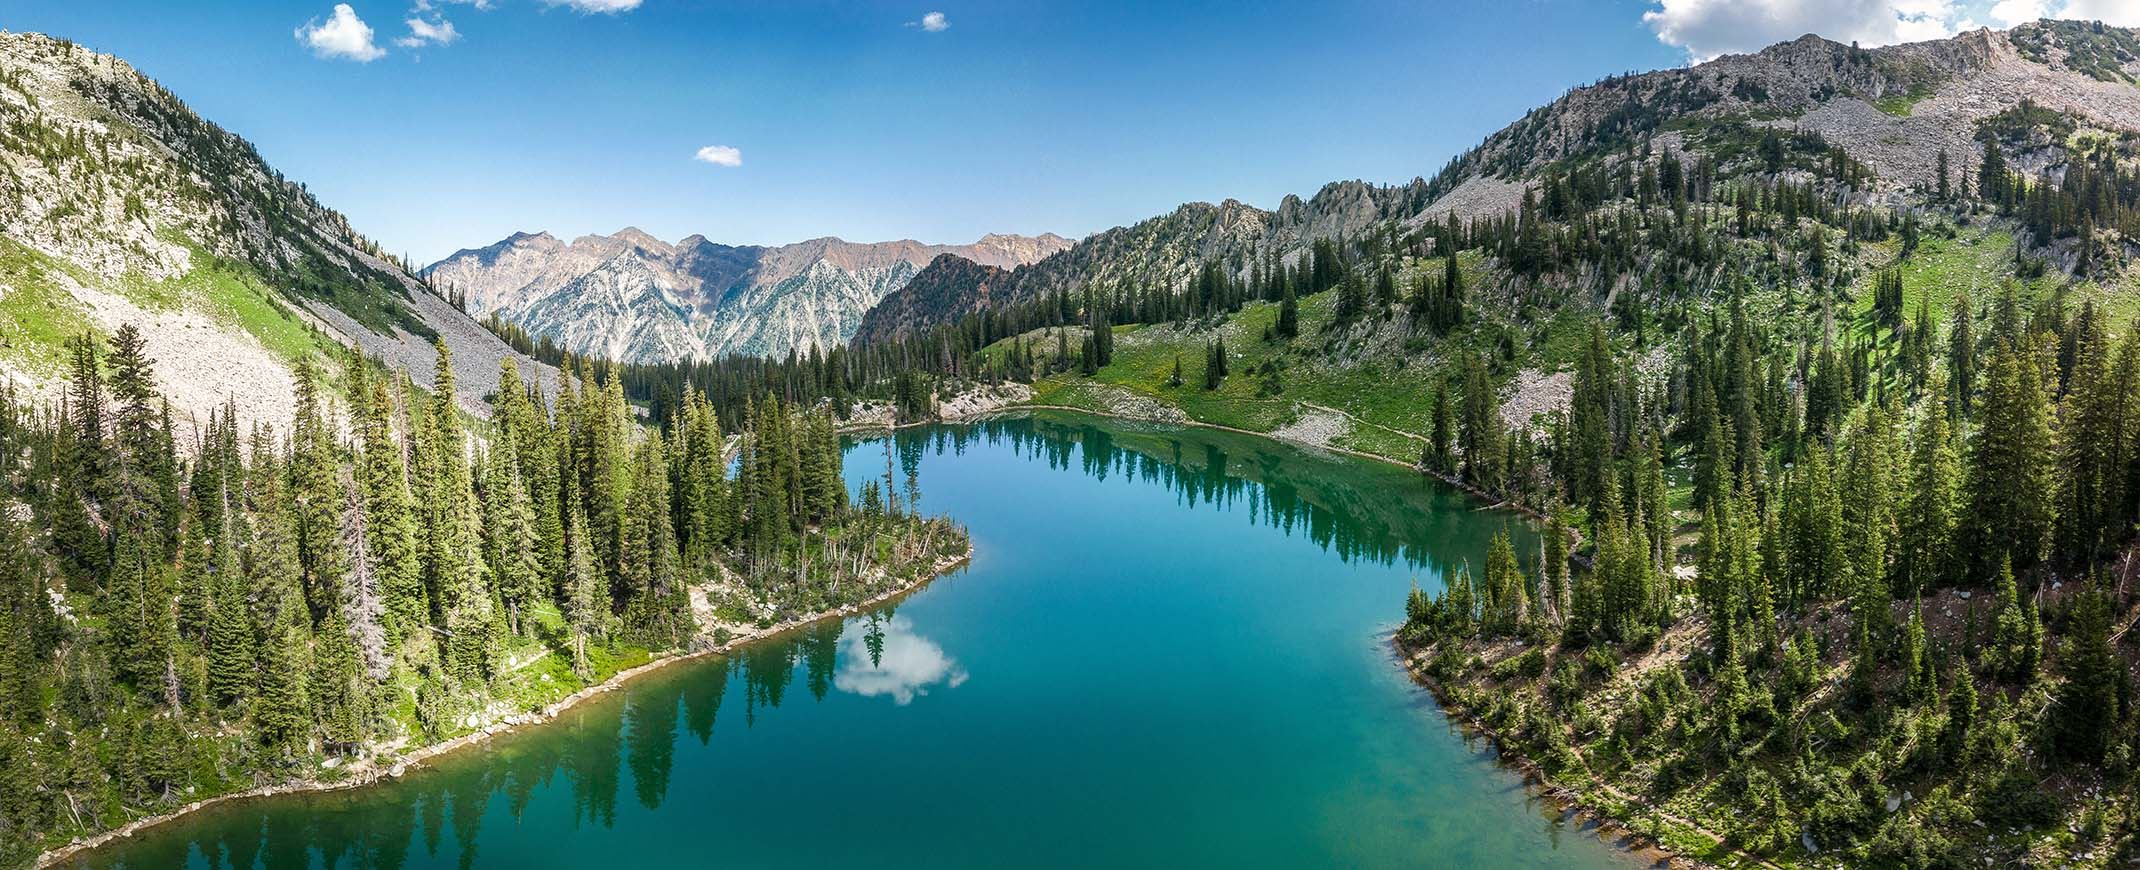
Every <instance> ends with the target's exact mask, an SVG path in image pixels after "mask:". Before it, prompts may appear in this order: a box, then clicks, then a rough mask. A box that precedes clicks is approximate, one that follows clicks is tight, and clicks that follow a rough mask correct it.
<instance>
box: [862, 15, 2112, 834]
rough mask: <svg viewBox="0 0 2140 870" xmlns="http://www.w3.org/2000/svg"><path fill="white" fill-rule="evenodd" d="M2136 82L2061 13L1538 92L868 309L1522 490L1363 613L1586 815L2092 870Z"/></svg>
mask: <svg viewBox="0 0 2140 870" xmlns="http://www.w3.org/2000/svg"><path fill="white" fill-rule="evenodd" d="M2136 82H2140V35H2136V34H2135V33H2134V32H2133V31H2127V30H2120V29H2117V28H2108V27H2101V26H2098V25H2095V24H2091V23H2076V22H2044V23H2038V24H2032V25H2028V26H2024V27H2021V28H2017V29H2015V30H2013V31H2009V32H2005V33H1993V32H1978V33H1972V34H1966V35H1963V36H1960V37H1957V38H1955V39H1952V40H1946V41H1942V42H1935V43H1924V44H1918V45H1905V46H1896V47H1893V48H1884V49H1875V50H1870V51H1862V50H1857V49H1853V48H1850V47H1848V46H1841V45H1836V44H1834V43H1831V42H1826V41H1823V40H1819V39H1816V38H1807V39H1801V40H1797V41H1793V42H1790V43H1785V44H1782V45H1779V46H1775V47H1772V48H1770V49H1767V50H1765V51H1762V52H1759V53H1756V54H1752V55H1745V56H1739V57H1727V58H1722V59H1719V60H1717V61H1715V62H1713V63H1711V64H1705V65H1703V66H1700V67H1695V68H1692V69H1688V70H1668V71H1664V72H1659V73H1651V74H1645V75H1638V76H1630V77H1626V78H1619V79H1614V80H1610V81H1607V82H1603V83H1600V84H1598V85H1594V86H1591V87H1587V88H1579V89H1576V90H1575V91H1571V92H1570V93H1569V94H1568V95H1567V96H1566V97H1563V98H1562V99H1561V100H1559V101H1556V102H1555V103H1553V104H1551V105H1549V106H1546V107H1543V108H1541V109H1539V110H1537V111H1534V112H1532V113H1531V114H1530V115H1528V116H1526V118H1525V119H1524V120H1522V121H1520V122H1518V123H1517V124H1515V125H1512V126H1511V127H1509V128H1508V129H1506V130H1503V131H1501V132H1500V133H1497V134H1495V135H1494V136H1492V137H1489V138H1488V139H1487V140H1486V142H1485V143H1484V144H1482V145H1481V146H1480V147H1479V148H1477V149H1475V150H1473V151H1471V152H1468V153H1467V154H1465V155H1464V156H1462V157H1460V158H1459V159H1457V160H1456V161H1454V162H1452V163H1451V164H1450V166H1449V168H1448V169H1446V170H1445V171H1444V172H1443V173H1442V174H1441V175H1439V176H1437V178H1436V180H1435V181H1432V182H1420V183H1418V185H1417V187H1416V188H1412V187H1407V188H1384V189H1379V190H1380V191H1381V192H1382V193H1381V196H1380V198H1379V199H1378V200H1377V201H1378V202H1382V203H1386V204H1387V203H1397V204H1400V206H1399V207H1398V208H1397V210H1396V211H1394V212H1388V213H1386V215H1385V217H1384V218H1383V219H1382V220H1381V221H1380V222H1378V223H1373V224H1370V225H1368V226H1366V227H1365V228H1364V229H1362V230H1359V231H1355V232H1348V233H1345V234H1344V235H1343V236H1342V237H1339V236H1337V235H1333V236H1331V237H1328V238H1310V239H1309V241H1308V242H1307V244H1306V245H1304V246H1302V247H1303V248H1305V250H1298V249H1290V250H1289V249H1288V248H1286V247H1284V246H1282V245H1274V246H1272V247H1269V248H1256V247H1253V246H1251V247H1249V248H1248V249H1247V250H1246V251H1245V252H1244V253H1243V255H1242V256H1241V257H1239V258H1238V259H1236V258H1233V257H1230V256H1227V257H1219V258H1214V259H1203V258H1202V257H1201V255H1199V254H1192V253H1187V252H1190V251H1200V250H1211V249H1212V248H1210V247H1208V246H1205V245H1203V241H1204V240H1207V239H1211V238H1214V237H1220V238H1223V237H1227V234H1224V233H1220V234H1217V235H1216V236H1214V235H1213V234H1211V233H1208V232H1202V231H1198V230H1195V229H1193V228H1191V227H1193V226H1194V224H1195V222H1194V221H1193V220H1182V219H1181V216H1182V215H1195V214H1200V213H1213V212H1216V211H1223V210H1224V209H1223V208H1214V207H1189V208H1186V209H1184V210H1182V211H1181V212H1177V214H1176V215H1173V216H1169V217H1167V218H1158V219H1154V220H1153V221H1147V222H1145V223H1143V224H1139V225H1137V226H1135V227H1130V228H1123V229H1119V230H1114V231H1110V232H1107V233H1101V234H1097V235H1095V236H1093V237H1091V238H1089V239H1087V240H1086V241H1085V242H1082V243H1080V245H1078V246H1076V247H1074V248H1073V249H1072V250H1071V251H1068V252H1065V253H1064V254H1060V255H1057V256H1056V257H1054V258H1051V259H1049V260H1047V261H1043V262H1042V263H1039V264H1036V265H1034V266H1031V267H1026V268H1023V269H1018V270H1013V271H1012V272H1010V273H1009V274H1008V275H1002V274H990V273H985V272H976V271H975V270H971V269H962V268H957V267H956V264H948V263H947V264H940V265H941V266H942V267H943V268H939V269H936V270H935V271H936V272H937V273H938V274H939V275H940V276H941V278H942V280H933V281H930V282H927V283H923V282H916V283H915V284H913V285H910V287H911V289H912V290H913V291H914V292H913V293H911V294H908V295H909V296H911V298H902V297H901V295H900V294H894V296H893V297H892V298H891V299H888V300H887V302H886V305H887V306H895V305H896V306H899V307H898V308H894V309H887V313H886V314H885V315H884V316H883V317H882V318H872V325H871V327H870V330H869V333H868V334H869V335H871V336H873V337H875V336H898V337H900V340H899V341H898V342H892V341H889V340H888V339H883V338H880V339H878V341H880V342H881V343H882V346H883V347H884V349H885V350H886V352H887V353H897V354H904V355H907V356H909V357H912V358H915V359H921V360H930V359H937V360H951V361H954V362H953V364H950V365H942V366H939V369H940V371H938V372H937V374H938V375H939V378H940V381H941V382H945V383H948V384H950V385H952V386H954V387H956V386H960V385H963V384H964V383H967V382H979V383H990V382H996V381H1011V382H1027V383H1030V384H1031V385H1032V390H1033V393H1034V396H1033V399H1032V400H1031V403H1032V404H1035V405H1047V406H1069V407H1074V408H1079V409H1087V410H1092V411H1096V412H1100V413H1104V414H1110V415H1115V416H1121V417H1134V418H1143V419H1153V420H1166V421H1186V422H1194V423H1203V424H1210V425H1217V426H1224V427H1227V428H1232V429H1240V430H1245V431H1250V432H1258V433H1263V434H1267V435H1269V436H1271V437H1275V438H1281V439H1286V440H1291V441H1296V442H1300V443H1305V444H1310V445H1315V446H1320V447H1324V448H1327V449H1333V450H1345V451H1351V452H1355V453H1359V454H1363V455H1367V456H1374V457H1380V458H1384V459H1388V460H1391V461H1395V462H1400V463H1404V464H1406V465H1409V466H1412V467H1415V468H1418V469H1419V470H1420V471H1421V472H1422V473H1425V474H1430V475H1433V476H1435V477H1438V478H1441V479H1443V480H1446V481H1449V482H1451V483H1452V484H1454V485H1457V486H1460V487H1462V488H1464V489H1467V490H1469V491H1471V492H1473V493H1475V494H1478V495H1480V496H1481V497H1483V498H1484V499H1486V500H1487V501H1488V502H1490V503H1494V504H1498V505H1505V506H1508V507H1512V508H1516V509H1520V510H1522V511H1525V512H1527V513H1529V514H1530V515H1532V516H1533V517H1535V518H1537V519H1538V521H1539V526H1540V527H1541V530H1542V531H1544V532H1545V533H1546V534H1545V539H1546V540H1547V541H1549V542H1558V545H1557V546H1555V545H1552V544H1549V545H1548V546H1545V547H1538V548H1534V547H1531V546H1525V547H1523V548H1521V550H1522V551H1517V550H1512V549H1510V547H1509V546H1508V544H1507V542H1506V540H1505V539H1504V540H1502V541H1497V542H1496V546H1495V547H1493V548H1492V550H1491V551H1490V554H1489V558H1488V559H1487V560H1486V561H1485V562H1484V563H1483V564H1475V565H1469V566H1464V567H1462V568H1460V569H1453V570H1450V571H1448V572H1446V573H1443V574H1440V575H1439V576H1422V577H1421V578H1420V583H1421V587H1422V588H1421V589H1420V590H1419V591H1417V592H1415V593H1414V594H1413V596H1412V597H1411V599H1410V600H1409V601H1408V602H1407V605H1406V620H1405V624H1404V626H1403V628H1402V629H1401V630H1400V631H1399V632H1398V633H1397V636H1396V638H1395V640H1396V643H1397V646H1398V648H1399V653H1400V656H1401V660H1402V661H1403V663H1404V665H1405V667H1406V668H1407V670H1408V671H1409V672H1411V673H1412V674H1413V675H1414V676H1415V677H1417V678H1418V679H1420V680H1421V681H1422V682H1423V683H1425V684H1427V685H1428V686H1429V687H1430V688H1431V689H1432V690H1433V691H1434V692H1435V694H1436V695H1437V697H1438V698H1439V699H1440V700H1441V702H1442V703H1443V706H1444V707H1445V708H1446V709H1448V710H1449V711H1450V712H1451V713H1452V715H1454V716H1456V717H1457V718H1458V720H1459V721H1461V722H1462V723H1464V725H1465V726H1466V727H1467V728H1468V729H1471V730H1473V731H1476V732H1477V733H1480V734H1484V735H1486V736H1488V737H1490V738H1491V739H1492V740H1493V741H1494V742H1495V743H1496V745H1497V746H1498V747H1499V749H1500V750H1501V752H1502V757H1503V758H1504V759H1505V760H1506V761H1508V762H1509V763H1511V764H1514V765H1519V766H1521V767H1523V768H1524V769H1525V770H1527V771H1529V772H1531V773H1533V774H1535V775H1537V776H1538V777H1539V778H1540V779H1541V780H1542V781H1543V783H1544V785H1543V791H1544V792H1545V794H1547V795H1548V796H1550V798H1551V799H1552V800H1553V801H1554V802H1555V803H1556V804H1557V805H1560V806H1563V807H1567V808H1570V809H1574V810H1577V811H1580V812H1582V813H1583V814H1585V815H1587V816H1590V817H1595V818H1599V819H1602V820H1605V821H1606V822H1608V823H1609V824H1607V825H1606V826H1605V829H1606V830H1608V831H1612V832H1614V833H1612V834H1611V835H1610V836H1613V837H1615V838H1623V837H1624V838H1625V839H1627V840H1629V841H1631V842H1634V843H1636V844H1655V845H1658V846H1661V847H1662V848H1664V849H1665V850H1667V851H1669V852H1671V853H1673V854H1675V855H1678V856H1681V857H1682V858H1685V859H1689V860H1694V861H1698V862H1702V863H1707V864H1715V865H1723V866H1805V867H1827V866H1850V867H1857V866H1877V867H1890V866H1893V867H1963V866H2077V867H2108V866H2128V865H2130V863H2131V862H2133V861H2134V860H2135V859H2136V858H2140V800H2135V798H2134V794H2135V792H2134V788H2135V785H2136V783H2140V777H2136V769H2135V765H2134V761H2133V759H2134V758H2135V757H2136V753H2140V703H2135V702H2134V700H2133V699H2134V698H2136V697H2140V635H2136V634H2135V633H2134V632H2132V631H2131V628H2132V626H2134V625H2135V624H2140V586H2136V585H2135V584H2134V583H2133V578H2132V571H2131V565H2132V564H2133V562H2132V560H2133V557H2134V555H2136V553H2140V549H2136V543H2140V542H2136V538H2135V534H2134V529H2135V528H2136V524H2140V496H2135V493H2140V464H2136V463H2134V462H2133V460H2132V457H2133V455H2134V446H2133V442H2132V439H2131V436H2130V435H2129V434H2128V433H2130V432H2132V431H2135V430H2134V429H2132V428H2130V427H2132V426H2134V425H2136V423H2140V419H2136V418H2135V416H2134V415H2135V409H2140V387H2136V385H2140V377H2136V375H2135V372H2136V371H2140V328H2136V324H2140V320H2136V317H2140V274H2136V271H2135V269H2134V263H2135V262H2136V257H2140V244H2135V241H2134V240H2135V239H2140V113H2135V112H2134V111H2132V106H2133V105H2134V103H2133V100H2134V99H2135V98H2136V97H2140V84H2136ZM1408 189H1416V190H1417V191H1419V192H1420V193H1421V194H1422V195H1423V196H1424V195H1425V194H1426V193H1429V192H1431V193H1432V194H1433V195H1432V196H1425V198H1424V201H1425V202H1426V203H1427V204H1425V205H1421V206H1418V207H1417V211H1411V212H1409V213H1407V210H1409V209H1412V208H1413V207H1414V206H1413V205H1410V203H1415V202H1420V201H1421V200H1419V199H1415V198H1413V197H1410V196H1405V195H1400V194H1399V193H1398V192H1399V191H1404V190H1408ZM1235 214H1237V215H1250V216H1251V217H1250V218H1248V219H1247V220H1246V222H1247V223H1248V225H1249V226H1250V228H1251V229H1250V230H1249V231H1244V232H1240V233H1236V234H1232V237H1233V238H1244V237H1247V236H1253V235H1255V232H1254V231H1253V228H1254V226H1255V224H1256V223H1257V221H1259V220H1261V219H1260V218H1255V217H1253V213H1252V212H1250V211H1246V210H1238V211H1236V212H1235ZM1170 221H1174V222H1177V223H1178V224H1179V225H1180V226H1182V227H1184V228H1185V229H1184V231H1183V232H1181V233H1179V234H1171V233H1170V231H1169V230H1168V229H1167V226H1168V224H1169V222H1170ZM1103 239H1111V240H1115V241H1116V242H1118V243H1120V242H1123V241H1125V240H1137V239H1141V240H1142V243H1141V244H1137V243H1131V244H1117V245H1116V246H1115V247H1113V248H1112V249H1111V250H1104V249H1103V247H1102V246H1101V245H1099V244H1098V242H1099V241H1100V240H1103ZM1296 250H1297V252H1294V251H1296ZM1274 255H1276V256H1274ZM1080 258H1083V259H1082V261H1080ZM1274 259H1275V260H1276V263H1275V264H1274V263H1273V262H1272V261H1273V260H1274ZM1139 263H1144V264H1157V265H1144V266H1139V265H1137V264H1139ZM1109 270H1113V271H1109ZM1102 274H1114V275H1133V276H1138V277H1134V278H1131V279H1128V280H1111V279H1101V278H1098V277H1094V276H1098V275H1102ZM1040 275H1048V276H1051V278H1050V280H1048V281H1045V282H1044V281H1041V280H1040V279H1039V278H1037V277H1034V276H1040ZM1079 275H1085V276H1087V277H1085V278H1084V279H1082V280H1080V279H1079V278H1077V277H1076V276H1079ZM1169 275H1186V276H1187V277H1182V278H1179V279H1178V280H1172V283H1169V280H1170V279H1167V278H1166V276H1169ZM959 276H967V277H966V278H965V280H966V281H967V282H968V283H969V284H971V285H980V284H984V283H985V284H986V285H987V286H988V288H989V299H990V302H989V303H988V304H986V305H979V304H977V302H976V300H977V298H978V294H976V293H973V292H970V291H969V290H966V289H964V288H962V287H961V286H960V284H959V281H958V280H955V279H957V278H958V277H959ZM1058 280H1059V281H1060V282H1061V283H1057V281H1058ZM895 313H896V316H897V317H898V318H901V319H905V320H906V321H907V322H908V323H909V324H911V325H912V326H918V327H931V328H919V329H918V328H909V329H906V330H900V329H898V328H897V327H896V326H892V325H884V326H881V327H880V326H879V325H878V323H879V321H885V322H888V321H890V320H892V319H893V318H894V317H895ZM935 327H941V328H935ZM909 404H911V405H914V406H916V407H923V406H926V404H927V403H926V402H913V403H909ZM1395 606H1396V605H1395V603H1394V602H1393V603H1392V612H1393V614H1394V609H1395Z"/></svg>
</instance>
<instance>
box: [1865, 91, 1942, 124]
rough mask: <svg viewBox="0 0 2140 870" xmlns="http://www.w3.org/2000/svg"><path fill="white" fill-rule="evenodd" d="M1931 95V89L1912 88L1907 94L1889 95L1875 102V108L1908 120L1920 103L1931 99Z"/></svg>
mask: <svg viewBox="0 0 2140 870" xmlns="http://www.w3.org/2000/svg"><path fill="white" fill-rule="evenodd" d="M1931 95H1932V91H1931V90H1929V89H1926V88H1911V89H1910V90H1909V91H1908V92H1906V93H1900V94H1888V95H1887V96H1884V97H1881V98H1880V99H1877V100H1874V101H1873V108H1875V109H1879V110H1880V111H1882V112H1886V113H1888V114H1890V115H1893V116H1895V117H1897V118H1907V117H1909V116H1910V112H1911V111H1912V110H1913V109H1915V108H1916V107H1917V104H1918V103H1920V102H1923V101H1924V99H1925V98H1926V97H1929V96H1931Z"/></svg>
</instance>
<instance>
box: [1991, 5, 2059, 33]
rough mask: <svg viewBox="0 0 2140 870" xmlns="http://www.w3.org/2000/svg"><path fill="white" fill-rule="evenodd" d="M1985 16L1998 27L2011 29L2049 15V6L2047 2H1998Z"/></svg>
mask: <svg viewBox="0 0 2140 870" xmlns="http://www.w3.org/2000/svg"><path fill="white" fill-rule="evenodd" d="M1985 14H1986V15H1987V16H1988V17H1990V18H1991V20H1992V22H1993V23H1995V24H1997V25H1999V26H2000V27H2012V26H2014V25H2016V24H2026V23H2028V22H2031V21H2034V20H2036V19H2038V18H2043V17H2045V16H2048V15H2050V14H2051V4H2050V3H2049V2H2047V0H1999V2H1997V3H1993V4H1991V11H1990V12H1988V13H1985Z"/></svg>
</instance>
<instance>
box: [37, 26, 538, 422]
mask: <svg viewBox="0 0 2140 870" xmlns="http://www.w3.org/2000/svg"><path fill="white" fill-rule="evenodd" d="M0 313H4V314H5V315H6V316H5V317H0V374H4V375H5V376H6V378H7V379H8V380H10V381H14V382H16V383H19V384H23V385H25V386H26V387H27V388H28V389H29V390H31V391H32V392H33V393H39V394H46V395H49V394H50V393H51V392H52V391H53V389H54V385H55V384H56V375H57V373H58V368H59V361H60V358H61V354H62V348H61V343H62V342H63V341H64V340H65V339H66V338H67V337H69V336H71V335H77V334H80V333H81V332H83V331H85V330H86V331H95V332H101V333H108V332H110V331H111V330H113V329H115V328H117V326H118V325H120V324H121V323H125V322H134V323H138V324H140V325H141V326H142V327H143V328H144V329H143V331H144V334H145V335H146V336H147V337H148V340H149V351H150V354H151V355H152V356H154V357H155V358H156V359H157V361H158V363H159V364H158V366H157V368H156V371H157V374H158V377H159V379H160V380H161V381H162V382H163V383H161V384H160V386H161V387H162V388H163V392H164V393H165V394H166V395H168V396H171V397H172V399H173V402H174V406H175V410H176V411H177V412H178V413H179V414H181V415H182V416H183V415H188V414H201V413H202V412H204V411H206V410H207V409H208V408H209V407H212V406H215V405H220V404H221V403H222V402H223V401H224V400H226V399H229V400H231V401H235V402H236V403H237V404H238V405H239V406H240V409H241V412H242V413H244V414H245V415H246V416H247V417H248V418H249V419H252V420H258V421H263V422H270V421H278V420H284V419H287V418H288V415H289V408H290V402H291V390H290V384H291V376H290V372H291V367H292V366H293V365H294V364H295V363H296V362H297V361H298V359H300V358H302V357H304V356H307V355H313V354H318V353H322V352H332V351H333V348H334V345H335V344H344V345H348V344H355V345H359V346H361V347H363V348H364V350H365V351H366V352H367V353H370V354H374V355H378V356H381V357H383V358H385V359H386V360H388V361H389V362H390V363H391V364H393V365H396V366H397V367H401V368H404V369H407V370H408V371H410V372H411V373H412V374H413V375H414V376H415V377H416V379H417V381H418V382H420V383H423V384H425V385H428V384H429V383H430V381H431V371H432V364H433V363H432V359H433V358H432V350H431V341H432V339H433V338H434V337H436V338H442V339H444V340H445V342H446V344H447V346H448V347H449V349H450V350H452V352H453V354H454V358H455V364H456V379H457V382H458V384H459V387H460V399H461V401H462V403H463V404H464V405H465V406H467V407H468V408H470V409H471V410H481V409H483V408H484V407H485V402H484V397H485V396H486V395H488V394H489V393H490V392H492V391H493V390H494V389H495V388H496V385H497V379H498V361H499V360H500V359H501V358H503V357H505V356H506V355H508V354H510V353H511V350H510V349H509V348H507V347H506V346H505V344H504V343H503V342H500V341H498V340H497V339H496V338H495V337H493V336H492V335H490V334H489V333H488V332H487V331H486V330H484V329H483V328H482V327H481V326H480V325H479V324H477V323H475V322H474V321H472V320H470V319H469V318H468V317H467V316H465V315H463V314H461V313H460V312H459V311H458V310H456V309H455V308H454V307H453V306H452V305H449V304H447V303H446V302H445V300H443V299H440V298H439V297H437V296H436V295H433V294H432V293H431V292H429V291H428V290H427V289H425V287H424V286H423V283H422V282H421V281H419V280H418V279H416V278H415V277H413V276H412V275H410V274H409V273H408V272H407V271H406V270H405V269H403V268H402V266H401V265H400V264H398V263H396V262H394V261H393V259H392V258H390V257H387V256H384V255H382V254H381V252H380V251H379V250H378V248H377V246H376V245H374V244H373V243H372V242H371V241H369V240H367V239H365V238H364V237H363V236H360V235H358V234H357V233H356V231H355V230H354V229H352V228H351V227H350V225H349V222H348V220H347V219H346V218H344V217H343V216H342V215H341V214H339V213H337V212H335V211H333V210H332V209H329V208H327V207H326V206H324V205H322V204H320V202H319V201H318V200H317V199H315V198H314V197H313V196H312V195H311V194H310V193H309V192H307V191H306V190H305V188H304V186H303V185H301V184H298V183H297V182H294V181H290V180H288V179H285V178H283V177H282V175H281V174H280V173H277V172H276V171H275V170H274V169H273V168H271V167H269V166H268V165H267V164H266V163H265V162H264V161H263V160H262V159H261V157H260V155H259V153H258V152H257V151H255V150H254V148H253V146H252V145H251V144H250V143H248V142H246V141H245V140H244V139H241V138H239V137H238V136H236V135H235V134H232V133H231V132H229V131H227V130H224V129H223V128H221V127H218V126H216V125H215V124H213V123H210V122H208V121H206V120H203V119H202V118H201V117H200V116H198V115H196V114H194V113H193V112H192V110H190V109H188V108H187V107H186V105H185V104H184V103H182V102H180V100H179V99H178V98H177V97H176V96H173V95H172V94H171V93H170V92H169V91H166V90H164V89H163V88H162V87H160V86H158V85H157V84H156V83H155V82H154V81H152V80H150V79H149V78H148V77H146V76H144V75H142V74H141V73H139V72H137V71H135V70H134V69H133V68H132V67H130V66H128V65H127V64H126V63H125V62H123V61H120V60H119V59H117V58H114V57H111V56H109V55H103V54H98V53H96V52H93V51H90V50H88V49H85V48H83V47H81V46H79V45H76V44H74V43H72V42H68V41H65V40H59V39H52V38H49V37H46V36H42V35H39V34H22V33H0ZM522 365H523V367H524V368H529V369H530V371H531V373H535V374H537V376H544V375H542V374H541V372H540V370H541V369H542V367H541V366H538V365H537V364H535V363H534V362H533V361H532V360H523V361H522Z"/></svg>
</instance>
